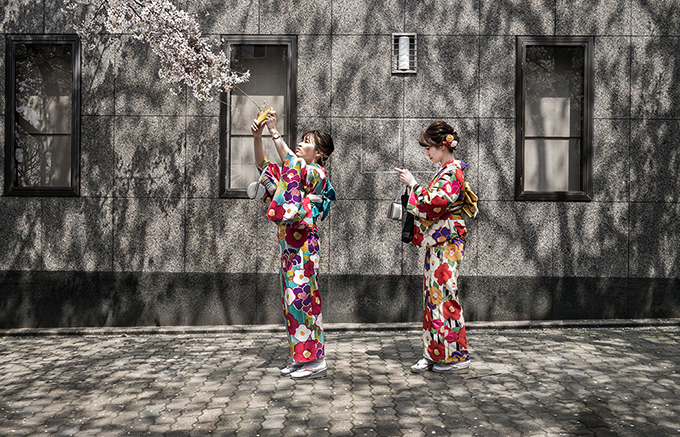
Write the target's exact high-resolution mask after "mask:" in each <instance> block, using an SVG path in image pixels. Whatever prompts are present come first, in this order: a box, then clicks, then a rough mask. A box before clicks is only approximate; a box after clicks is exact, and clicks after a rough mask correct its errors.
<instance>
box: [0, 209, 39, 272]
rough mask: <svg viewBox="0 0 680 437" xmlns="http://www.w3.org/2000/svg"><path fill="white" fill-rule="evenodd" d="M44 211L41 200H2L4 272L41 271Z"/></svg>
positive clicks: (1, 267) (0, 266)
mask: <svg viewBox="0 0 680 437" xmlns="http://www.w3.org/2000/svg"><path fill="white" fill-rule="evenodd" d="M41 212H42V201H41V199H36V198H21V197H0V216H1V217H2V226H0V270H40V268H41V264H42V249H43V240H44V237H43V223H42V214H41Z"/></svg>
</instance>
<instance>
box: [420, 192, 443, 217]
mask: <svg viewBox="0 0 680 437" xmlns="http://www.w3.org/2000/svg"><path fill="white" fill-rule="evenodd" d="M448 205H449V202H448V201H447V200H446V199H444V198H443V197H440V196H434V197H433V198H432V200H430V203H429V204H427V205H426V206H425V212H426V213H427V217H428V218H430V219H438V218H439V217H441V216H443V215H444V214H446V213H447V211H446V207H447V206H448Z"/></svg>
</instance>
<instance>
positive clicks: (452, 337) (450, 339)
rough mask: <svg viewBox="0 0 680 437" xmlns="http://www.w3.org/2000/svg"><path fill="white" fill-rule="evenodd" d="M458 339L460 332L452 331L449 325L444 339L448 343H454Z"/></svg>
mask: <svg viewBox="0 0 680 437" xmlns="http://www.w3.org/2000/svg"><path fill="white" fill-rule="evenodd" d="M457 340H458V333H457V332H456V331H452V330H451V329H449V328H448V327H447V328H446V334H445V335H444V341H446V342H447V343H454V342H456V341H457Z"/></svg>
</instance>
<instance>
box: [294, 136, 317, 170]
mask: <svg viewBox="0 0 680 437" xmlns="http://www.w3.org/2000/svg"><path fill="white" fill-rule="evenodd" d="M295 155H296V156H297V157H298V158H302V159H304V160H305V162H306V163H307V164H311V163H313V162H314V160H315V159H316V155H317V152H316V147H315V144H314V137H313V136H312V135H307V136H305V137H304V138H303V139H302V142H300V143H298V145H297V148H296V149H295Z"/></svg>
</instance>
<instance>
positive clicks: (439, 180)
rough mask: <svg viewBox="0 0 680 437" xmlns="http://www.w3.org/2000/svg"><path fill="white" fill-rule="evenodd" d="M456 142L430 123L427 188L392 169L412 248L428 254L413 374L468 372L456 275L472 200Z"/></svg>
mask: <svg viewBox="0 0 680 437" xmlns="http://www.w3.org/2000/svg"><path fill="white" fill-rule="evenodd" d="M459 141H460V138H459V136H458V133H457V132H455V131H454V130H453V128H452V127H451V126H450V125H448V124H447V123H446V122H444V121H436V122H434V123H432V124H431V125H430V126H428V128H427V129H425V131H424V132H423V133H422V134H421V135H420V139H419V140H418V142H419V143H420V145H421V146H422V147H424V148H425V154H426V155H427V157H428V158H429V159H430V160H431V161H432V162H434V163H437V164H440V165H441V168H440V169H439V171H438V172H437V173H436V174H435V176H434V177H433V178H432V180H431V181H430V183H429V184H428V185H427V186H421V185H419V184H418V183H417V182H416V180H415V178H414V177H413V175H412V174H411V172H410V171H409V170H407V169H400V168H395V170H396V171H397V172H399V180H400V181H401V183H402V184H404V185H406V186H408V187H409V188H410V189H411V195H410V198H409V203H408V207H407V212H408V213H410V214H413V215H414V216H415V221H414V222H415V226H414V233H413V241H412V242H413V244H414V245H416V246H419V247H426V248H427V251H426V252H425V281H424V290H423V291H424V297H425V299H424V304H423V358H422V359H421V360H419V361H418V362H417V363H416V364H414V365H413V366H411V371H412V372H425V371H428V370H432V371H434V372H440V373H465V372H467V371H468V369H469V367H470V355H469V354H468V350H467V337H466V335H465V319H464V318H463V309H462V306H461V304H460V298H459V295H458V272H459V271H460V265H461V262H462V260H463V256H464V255H465V235H466V233H467V230H466V227H465V222H464V221H463V218H462V216H461V214H462V212H465V213H467V214H468V215H469V216H470V217H472V218H475V217H476V215H477V196H475V194H474V193H473V192H472V191H471V190H470V187H469V185H468V184H467V183H466V182H465V178H464V177H463V170H465V168H466V167H467V164H465V163H464V162H462V161H456V160H455V159H454V157H453V151H454V150H455V149H456V146H457V145H458V142H459Z"/></svg>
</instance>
